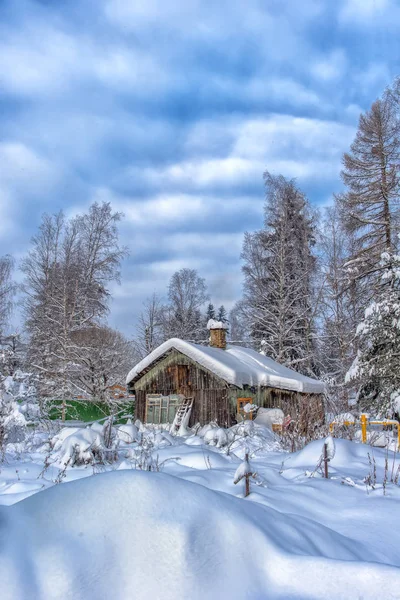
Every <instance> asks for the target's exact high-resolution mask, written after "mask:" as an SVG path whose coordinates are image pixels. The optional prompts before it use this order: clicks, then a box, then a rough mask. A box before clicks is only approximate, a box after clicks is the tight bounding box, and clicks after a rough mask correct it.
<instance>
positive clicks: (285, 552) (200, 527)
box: [0, 471, 400, 600]
mask: <svg viewBox="0 0 400 600" xmlns="http://www.w3.org/2000/svg"><path fill="white" fill-rule="evenodd" d="M0 542H1V543H0V589H1V598H2V600H26V598H35V599H37V600H61V599H62V600H72V599H73V600H91V599H95V598H113V600H122V599H126V598H138V599H139V598H154V599H155V598H160V599H161V598H162V599H163V600H180V599H182V600H183V599H185V598H191V599H192V600H204V598H207V599H209V600H213V599H217V598H218V599H220V598H229V600H234V599H238V600H239V599H243V598H246V599H247V600H256V599H257V600H261V599H263V598H265V599H267V598H268V599H270V600H271V599H272V600H273V599H280V600H283V599H287V598H301V599H302V600H306V599H310V600H311V599H316V598H318V599H324V598H326V599H328V598H329V599H331V598H335V599H338V600H340V599H345V598H346V599H348V598H349V589H352V590H353V591H354V595H353V597H362V598H363V599H364V600H367V599H371V600H372V598H380V597H382V590H383V589H384V590H385V600H390V599H394V598H398V590H399V587H400V573H399V570H398V569H396V568H393V567H389V566H386V565H379V564H374V563H373V562H367V563H366V562H363V561H366V560H367V561H374V560H376V556H374V555H373V554H372V553H371V552H369V551H368V550H367V549H366V548H365V547H364V546H362V545H361V544H360V543H359V542H357V543H356V542H355V541H354V540H351V539H349V538H346V537H344V536H341V535H340V534H338V533H335V532H333V531H332V530H330V529H328V528H326V527H323V526H322V525H317V524H316V523H313V522H311V521H308V520H307V519H304V518H303V519H301V518H300V517H294V516H286V515H283V514H281V513H279V512H277V511H275V510H274V509H272V508H268V509H266V508H264V507H262V506H260V505H256V504H252V503H251V504H249V503H248V502H247V501H244V500H238V499H235V498H232V497H230V496H227V495H225V494H222V493H218V492H214V491H211V490H208V489H206V488H204V487H202V486H200V485H197V484H194V483H189V482H186V481H182V480H179V479H177V478H175V477H171V476H169V475H165V474H163V473H146V472H138V471H114V472H110V473H105V474H101V475H97V476H95V477H90V478H87V479H82V480H80V481H74V482H71V483H65V484H63V485H60V486H55V487H53V488H51V489H49V490H46V491H44V492H41V493H39V494H36V495H35V496H32V497H30V498H28V499H26V500H23V501H22V502H20V503H18V504H15V505H13V506H11V507H3V508H1V509H0ZM321 574H322V575H323V576H321ZM349 586H350V587H349Z"/></svg>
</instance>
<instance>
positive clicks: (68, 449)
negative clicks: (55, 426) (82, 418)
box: [50, 427, 118, 467]
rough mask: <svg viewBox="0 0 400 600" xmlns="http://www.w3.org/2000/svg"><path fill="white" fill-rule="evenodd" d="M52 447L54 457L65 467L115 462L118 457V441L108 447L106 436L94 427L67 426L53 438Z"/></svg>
mask: <svg viewBox="0 0 400 600" xmlns="http://www.w3.org/2000/svg"><path fill="white" fill-rule="evenodd" d="M50 448H51V455H52V458H53V459H55V460H56V461H57V462H59V463H61V465H62V466H63V467H66V466H70V467H75V466H81V465H87V464H96V463H101V464H103V463H106V462H113V461H114V460H116V458H117V448H118V442H117V443H114V444H113V445H112V447H107V446H106V444H105V442H104V437H103V436H102V435H101V433H99V432H97V431H95V430H93V428H92V427H87V428H86V429H78V428H73V427H71V428H69V427H65V428H64V429H61V431H59V432H58V433H57V434H56V435H55V436H54V437H53V438H51V440H50Z"/></svg>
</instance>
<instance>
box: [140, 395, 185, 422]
mask: <svg viewBox="0 0 400 600" xmlns="http://www.w3.org/2000/svg"><path fill="white" fill-rule="evenodd" d="M181 404H182V396H178V395H177V394H171V395H170V396H162V395H161V394H147V395H146V416H145V421H146V423H154V424H158V423H172V422H173V420H174V418H175V414H176V411H177V410H178V407H179V406H180V405H181Z"/></svg>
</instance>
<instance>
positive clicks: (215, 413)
mask: <svg viewBox="0 0 400 600" xmlns="http://www.w3.org/2000/svg"><path fill="white" fill-rule="evenodd" d="M133 388H134V391H135V396H136V417H137V418H138V419H140V420H141V421H144V420H145V411H146V394H162V395H164V396H167V395H169V394H183V395H184V396H185V397H192V398H193V399H194V403H193V409H192V413H191V418H190V425H194V424H195V423H201V424H202V425H203V424H205V423H209V422H210V421H217V422H218V423H219V424H220V425H222V426H228V427H230V426H231V425H232V424H233V423H234V422H235V421H236V412H237V398H241V397H242V398H243V397H249V398H252V399H253V402H254V403H255V404H257V405H258V406H262V407H265V408H281V409H282V410H283V411H284V413H285V414H290V416H291V417H292V418H293V419H294V420H296V422H301V423H304V426H305V427H306V428H307V427H308V426H309V424H310V423H312V422H314V423H315V422H316V421H321V420H323V416H324V409H323V402H322V396H321V395H318V394H317V395H311V394H300V393H298V392H290V391H287V390H280V389H277V388H249V387H247V388H246V387H245V389H239V388H237V387H235V386H230V385H228V384H227V383H226V382H225V381H224V380H223V379H220V378H218V377H217V376H215V375H214V374H213V373H211V372H210V371H207V369H205V368H203V367H202V366H200V365H199V364H197V363H195V362H194V361H192V360H191V359H190V358H188V357H187V356H185V355H183V354H181V353H180V352H178V351H176V350H173V351H172V352H170V353H169V354H168V355H167V356H165V357H163V358H162V359H161V360H160V361H158V362H157V363H156V364H153V365H152V366H151V368H149V369H148V371H147V372H146V373H144V374H143V375H142V377H141V378H140V379H139V380H138V381H136V382H135V383H134V385H133Z"/></svg>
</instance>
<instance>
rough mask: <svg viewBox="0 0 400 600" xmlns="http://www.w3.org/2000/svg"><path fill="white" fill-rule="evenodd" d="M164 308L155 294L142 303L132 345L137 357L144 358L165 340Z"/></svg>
mask: <svg viewBox="0 0 400 600" xmlns="http://www.w3.org/2000/svg"><path fill="white" fill-rule="evenodd" d="M164 314H165V308H164V306H163V303H162V301H161V299H160V298H159V297H158V296H157V294H153V295H152V296H151V297H150V298H147V299H146V300H145V302H144V303H143V310H142V312H141V313H140V315H139V318H138V322H137V326H136V333H135V336H134V340H133V345H134V348H135V351H136V354H137V356H138V358H139V359H142V358H144V357H145V356H147V355H148V354H150V352H152V351H153V350H154V349H155V348H157V346H159V345H160V344H162V342H165V340H166V339H167V338H166V337H165V317H164Z"/></svg>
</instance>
